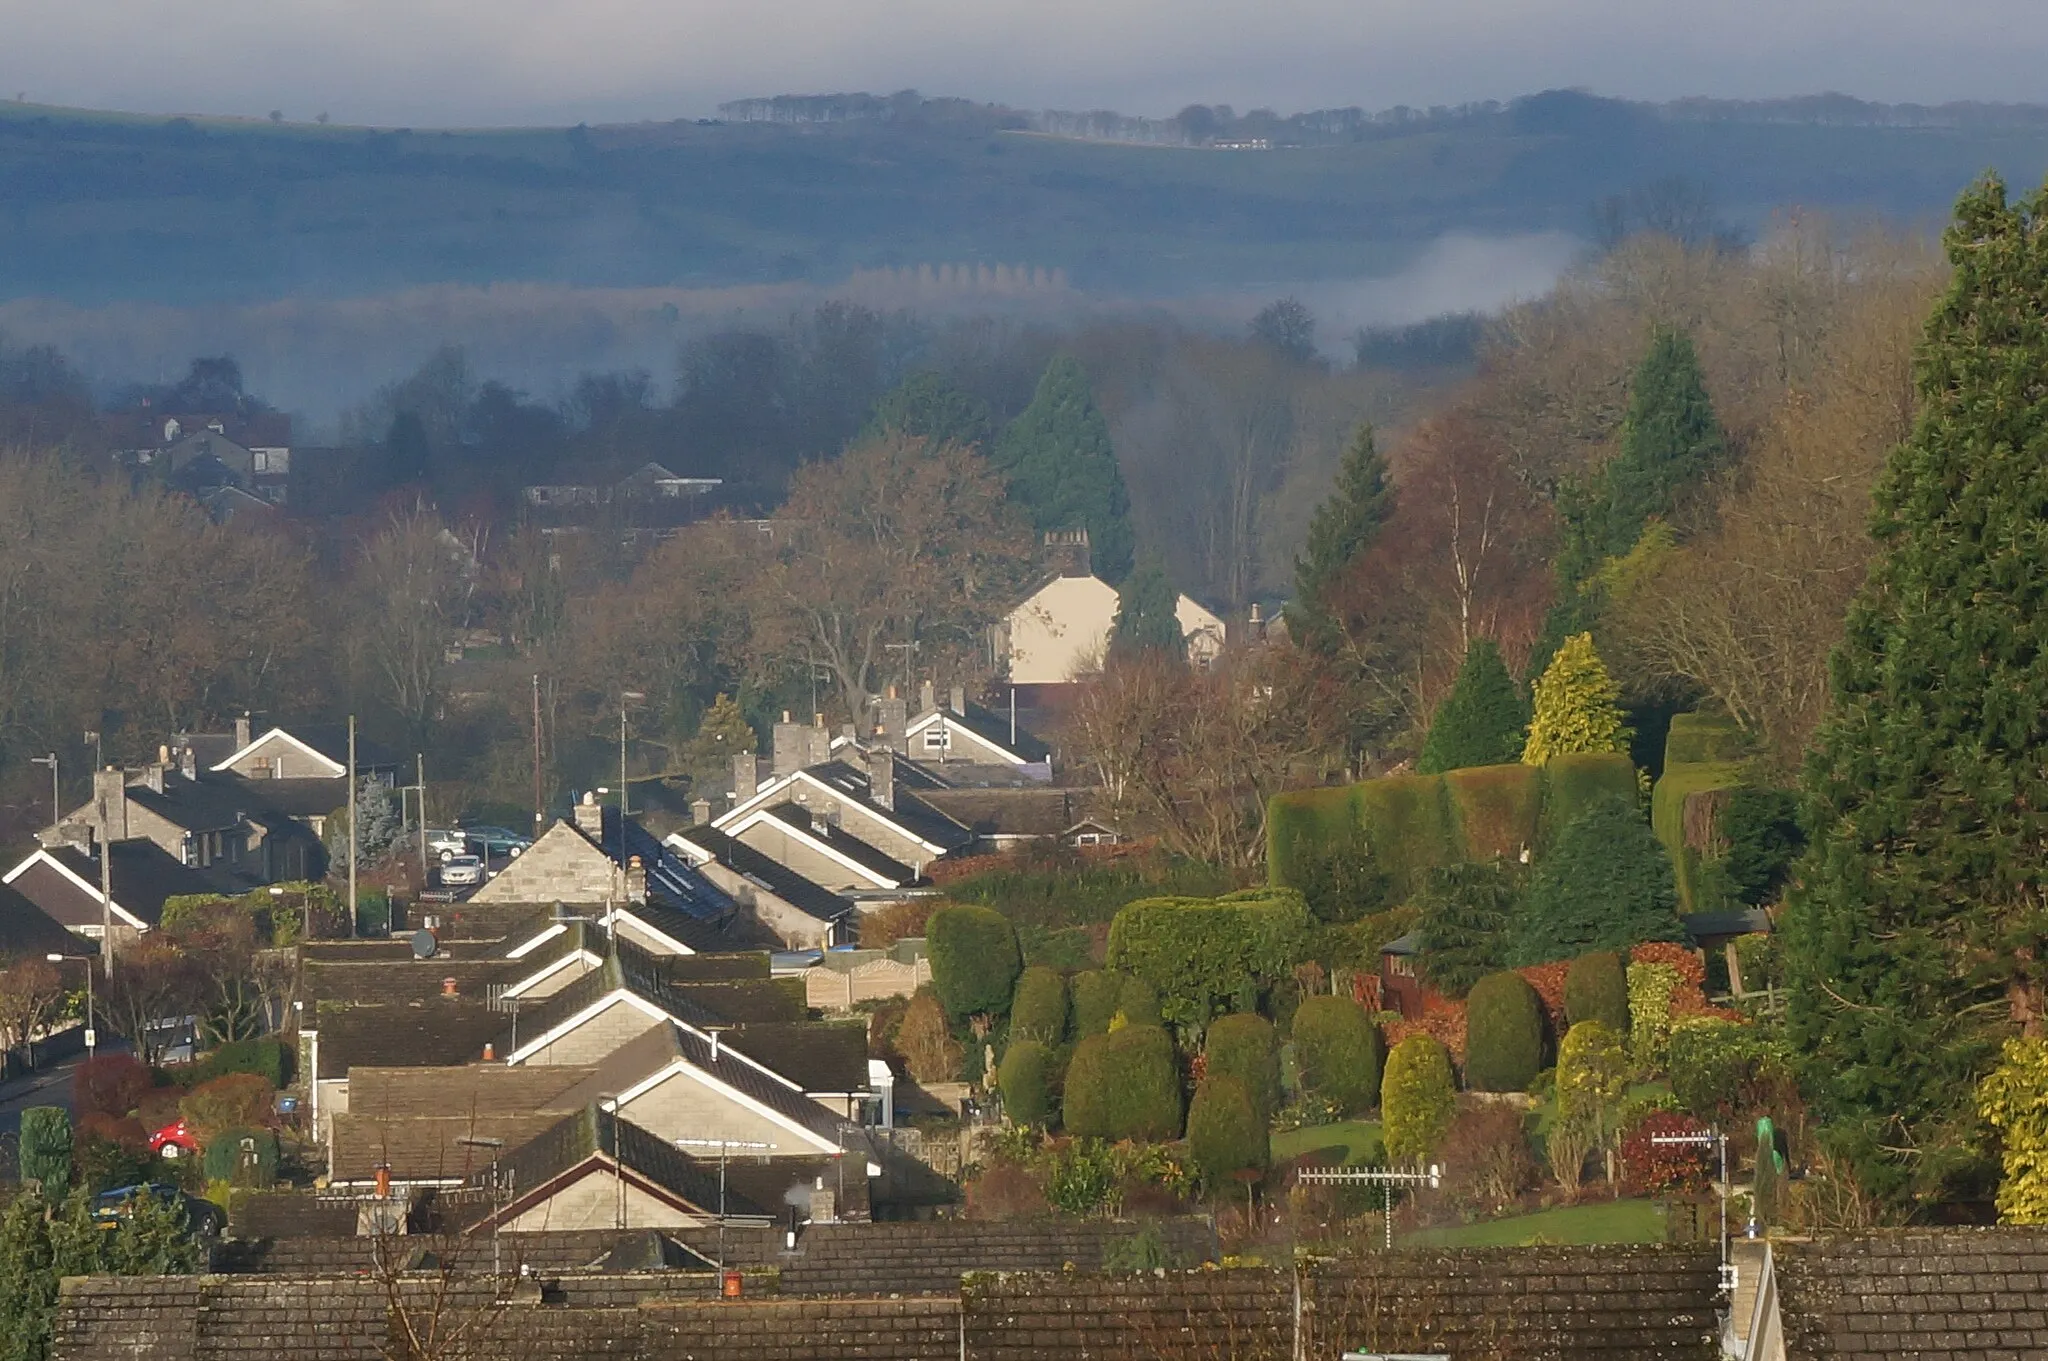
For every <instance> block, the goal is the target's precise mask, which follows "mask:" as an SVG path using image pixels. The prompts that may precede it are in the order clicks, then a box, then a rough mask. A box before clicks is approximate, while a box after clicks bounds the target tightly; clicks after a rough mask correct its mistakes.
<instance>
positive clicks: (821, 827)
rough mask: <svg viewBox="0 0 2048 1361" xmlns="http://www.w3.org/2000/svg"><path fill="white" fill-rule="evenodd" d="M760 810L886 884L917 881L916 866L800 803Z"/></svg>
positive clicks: (764, 814) (742, 827) (900, 885)
mask: <svg viewBox="0 0 2048 1361" xmlns="http://www.w3.org/2000/svg"><path fill="white" fill-rule="evenodd" d="M759 812H760V816H762V817H764V818H769V819H772V820H773V821H775V822H777V823H779V824H781V825H782V826H783V827H785V828H787V829H788V830H790V831H793V832H796V833H797V834H799V835H800V836H803V837H804V838H806V839H807V840H809V841H811V842H812V843H813V844H815V845H817V846H819V847H822V848H825V849H827V850H830V851H832V852H833V853H835V854H836V855H837V856H838V857H839V858H841V859H843V860H847V861H849V862H851V863H852V864H853V865H855V866H857V867H858V868H860V869H862V870H865V871H866V872H867V873H868V874H869V875H870V876H872V877H873V878H874V879H876V880H877V881H878V882H879V883H881V884H882V885H883V886H884V887H888V888H900V887H902V886H903V885H905V884H911V883H915V882H917V871H916V870H914V869H912V868H911V867H910V866H908V865H906V864H904V863H903V862H902V861H901V860H898V859H897V858H896V857H895V856H893V855H890V854H888V853H887V852H886V851H881V850H877V849H876V848H875V847H873V846H870V845H869V844H868V843H867V842H865V841H862V840H861V839H860V838H859V837H857V836H855V835H854V834H853V833H851V832H849V831H847V830H846V829H845V828H844V827H834V826H833V825H832V824H831V823H829V822H827V821H826V820H825V819H824V818H821V817H818V816H817V815H815V814H814V813H812V812H811V810H810V809H808V808H806V807H804V806H803V805H802V804H800V803H779V804H776V805H774V806H773V807H770V808H763V809H761V810H759ZM734 825H735V826H738V827H740V828H741V829H743V830H744V828H745V827H746V826H747V824H746V823H745V822H744V821H743V822H739V823H736V824H734Z"/></svg>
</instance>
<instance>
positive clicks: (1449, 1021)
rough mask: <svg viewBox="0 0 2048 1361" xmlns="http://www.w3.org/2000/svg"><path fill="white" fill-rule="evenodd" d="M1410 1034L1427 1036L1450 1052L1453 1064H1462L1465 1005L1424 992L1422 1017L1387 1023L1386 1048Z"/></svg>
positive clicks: (1393, 1020) (1400, 1019) (1463, 1055)
mask: <svg viewBox="0 0 2048 1361" xmlns="http://www.w3.org/2000/svg"><path fill="white" fill-rule="evenodd" d="M1411 1035H1427V1036H1429V1037H1430V1038H1431V1039H1433V1040H1435V1041H1436V1042H1437V1043H1438V1044H1440V1045H1442V1046H1443V1047H1444V1048H1445V1049H1446V1050H1448V1051H1450V1055H1451V1058H1452V1059H1453V1060H1454V1061H1455V1062H1457V1063H1461V1064H1462V1063H1463V1062H1464V1061H1465V1004H1464V1003H1463V1002H1453V1001H1451V1000H1450V999H1449V998H1448V997H1439V996H1438V995H1437V994H1435V993H1433V992H1432V993H1425V994H1424V995H1423V999H1422V1015H1420V1016H1418V1017H1417V1018H1415V1019H1414V1020H1412V1021H1411V1020H1408V1019H1407V1018H1405V1017H1402V1018H1398V1019H1390V1020H1388V1021H1387V1023H1386V1036H1387V1047H1388V1048H1389V1049H1391V1048H1393V1047H1394V1046H1396V1045H1398V1044H1400V1043H1401V1042H1402V1041H1403V1040H1405V1039H1407V1038H1408V1037H1409V1036H1411Z"/></svg>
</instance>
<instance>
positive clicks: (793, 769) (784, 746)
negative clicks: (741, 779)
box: [747, 709, 811, 794]
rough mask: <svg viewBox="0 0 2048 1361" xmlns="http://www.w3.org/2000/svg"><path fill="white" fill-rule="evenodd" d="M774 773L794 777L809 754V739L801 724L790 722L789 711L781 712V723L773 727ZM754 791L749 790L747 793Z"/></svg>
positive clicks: (802, 766)
mask: <svg viewBox="0 0 2048 1361" xmlns="http://www.w3.org/2000/svg"><path fill="white" fill-rule="evenodd" d="M774 739H775V773H776V774H777V775H794V774H796V773H797V772H798V771H799V770H802V769H803V768H804V766H805V764H806V761H805V759H804V758H805V757H806V756H807V755H808V754H809V752H810V746H811V744H810V737H809V733H808V731H807V729H806V728H805V727H804V725H803V724H801V723H796V722H793V721H791V719H790V716H789V710H787V709H784V710H783V711H782V721H781V722H780V723H777V724H776V725H775V733H774ZM753 792H754V791H753V790H751V789H749V790H748V791H747V793H749V794H751V793H753Z"/></svg>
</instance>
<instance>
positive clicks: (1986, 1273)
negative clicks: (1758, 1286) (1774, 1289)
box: [1771, 1229, 2048, 1361]
mask: <svg viewBox="0 0 2048 1361" xmlns="http://www.w3.org/2000/svg"><path fill="white" fill-rule="evenodd" d="M1771 1252H1772V1256H1773V1258H1774V1260H1775V1262H1776V1267H1777V1282H1778V1310H1779V1317H1780V1318H1781V1320H1782V1322H1783V1327H1784V1333H1785V1349H1786V1353H1787V1354H1788V1355H1790V1356H1794V1357H1799V1358H1812V1359H1813V1361H1864V1359H1865V1358H1869V1359H1870V1361H1877V1358H1880V1357H1882V1358H1894V1357H1913V1358H1916V1359H1917V1361H2019V1358H2022V1357H2039V1356H2048V1302H2044V1298H2043V1292H2044V1291H2048V1230H2043V1229H1946V1230H1928V1231H1913V1232H1907V1233H1882V1234H1857V1235H1842V1236H1837V1237H1827V1238H1820V1239H1816V1240H1813V1241H1810V1242H1777V1243H1773V1244H1772V1245H1771Z"/></svg>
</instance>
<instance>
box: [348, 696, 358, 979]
mask: <svg viewBox="0 0 2048 1361" xmlns="http://www.w3.org/2000/svg"><path fill="white" fill-rule="evenodd" d="M356 812H357V809H356V716H355V715H354V714H350V715H349V716H348V936H349V939H350V940H354V939H355V937H356Z"/></svg>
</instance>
